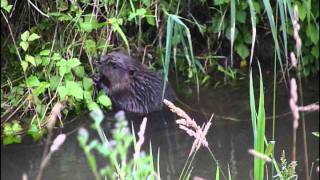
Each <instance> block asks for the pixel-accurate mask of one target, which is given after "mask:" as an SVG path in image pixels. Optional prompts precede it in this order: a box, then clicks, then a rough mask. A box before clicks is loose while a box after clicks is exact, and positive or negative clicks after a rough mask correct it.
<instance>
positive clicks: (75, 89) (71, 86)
mask: <svg viewBox="0 0 320 180" xmlns="http://www.w3.org/2000/svg"><path fill="white" fill-rule="evenodd" d="M66 87H67V89H68V91H69V94H70V95H71V96H73V97H75V98H76V99H83V89H82V87H81V86H80V84H79V83H76V82H74V81H66Z"/></svg>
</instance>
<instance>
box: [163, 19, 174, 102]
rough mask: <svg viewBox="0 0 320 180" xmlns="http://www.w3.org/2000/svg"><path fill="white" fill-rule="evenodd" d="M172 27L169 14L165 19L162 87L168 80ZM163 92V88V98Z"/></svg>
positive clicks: (172, 23)
mask: <svg viewBox="0 0 320 180" xmlns="http://www.w3.org/2000/svg"><path fill="white" fill-rule="evenodd" d="M173 27H174V21H173V20H172V17H171V15H169V16H168V21H167V34H166V36H167V37H166V54H165V59H164V64H163V71H164V80H163V87H166V85H167V80H168V72H169V64H170V57H171V47H172V32H173ZM164 92H165V88H163V91H162V99H164Z"/></svg>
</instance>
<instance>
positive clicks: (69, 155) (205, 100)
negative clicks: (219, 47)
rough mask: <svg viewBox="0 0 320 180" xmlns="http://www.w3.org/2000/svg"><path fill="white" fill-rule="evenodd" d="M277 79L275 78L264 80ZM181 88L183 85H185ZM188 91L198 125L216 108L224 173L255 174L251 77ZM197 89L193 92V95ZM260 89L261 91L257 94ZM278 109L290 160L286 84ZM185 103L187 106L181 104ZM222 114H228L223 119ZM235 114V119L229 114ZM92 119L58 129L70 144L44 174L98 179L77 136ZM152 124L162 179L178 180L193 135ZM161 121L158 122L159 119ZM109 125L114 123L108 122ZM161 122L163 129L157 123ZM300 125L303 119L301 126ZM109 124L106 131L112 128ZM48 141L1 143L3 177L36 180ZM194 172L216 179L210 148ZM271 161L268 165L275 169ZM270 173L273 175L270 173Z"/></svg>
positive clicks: (214, 139)
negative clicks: (78, 131)
mask: <svg viewBox="0 0 320 180" xmlns="http://www.w3.org/2000/svg"><path fill="white" fill-rule="evenodd" d="M265 84H272V83H265ZM180 88H181V87H180ZM181 89H184V92H191V93H189V94H190V95H187V94H188V93H185V94H184V95H182V93H178V94H179V98H180V100H181V101H183V102H184V103H185V104H188V105H189V106H190V107H191V108H192V109H193V110H192V111H187V112H188V113H189V115H190V116H191V117H192V118H194V119H196V120H197V122H198V123H199V124H201V123H202V122H204V121H205V120H207V119H208V118H209V117H210V115H211V113H212V112H214V113H215V114H216V117H215V118H214V120H213V125H212V127H211V129H210V130H209V133H208V135H207V140H208V142H209V146H210V148H211V149H212V151H213V154H214V156H215V157H216V159H217V160H218V161H219V163H220V165H221V167H222V169H223V172H224V173H225V174H227V172H228V171H227V170H228V166H229V168H230V171H231V174H232V179H240V180H241V179H250V177H251V174H252V166H253V162H252V160H253V158H252V157H251V156H250V155H248V153H247V152H248V149H249V148H252V147H253V140H252V127H251V120H250V107H249V97H248V92H249V91H248V82H247V81H243V82H239V83H237V84H234V85H228V86H223V87H220V88H217V89H207V90H205V89H201V93H200V97H199V98H200V101H199V102H200V103H197V102H198V101H197V97H196V96H194V94H195V91H193V90H192V89H188V88H186V87H183V88H181ZM265 93H266V94H265V101H266V102H265V103H266V106H265V109H266V113H267V116H271V114H272V87H269V86H266V88H265ZM192 94H193V95H192ZM256 94H257V93H256ZM304 96H305V97H304V98H305V99H304V103H305V104H309V103H313V102H316V101H319V84H318V81H317V80H316V81H310V82H309V83H307V84H305V85H304ZM276 106H277V114H278V115H279V118H277V121H276V134H275V139H276V149H275V150H276V152H275V156H276V158H277V159H279V158H280V156H281V153H282V150H285V152H286V157H287V159H290V154H291V139H292V138H291V136H292V122H291V119H292V118H291V114H287V112H289V111H290V110H289V106H288V92H287V89H286V88H285V86H283V85H279V86H278V91H277V105H276ZM181 107H182V108H184V109H185V108H186V107H183V105H181ZM221 116H225V117H224V118H223V117H221ZM228 117H232V118H234V119H236V120H239V121H234V119H231V120H230V118H228ZM89 119H90V118H89V117H88V116H82V117H79V119H77V120H76V121H72V122H71V123H70V125H68V126H67V127H68V128H66V129H61V130H59V131H60V132H63V133H68V137H67V140H66V142H65V144H64V145H63V146H62V147H61V149H60V150H59V151H57V152H56V153H54V154H53V156H52V158H51V161H50V163H49V164H48V166H47V167H46V168H45V171H44V175H43V177H45V178H44V179H68V180H72V179H93V175H92V173H91V171H90V169H89V167H88V166H87V161H86V158H85V156H84V154H83V152H82V149H80V147H79V145H78V141H77V133H76V132H77V128H79V127H81V126H85V127H87V128H89V123H90V120H89ZM150 119H151V120H149V122H148V123H151V124H149V125H151V126H152V127H150V129H149V131H148V135H147V140H150V139H151V141H152V145H153V153H154V155H155V154H157V151H158V148H160V169H161V177H162V179H177V178H178V177H179V174H180V172H181V170H182V168H183V165H184V164H185V162H186V159H187V157H188V154H189V151H190V149H191V146H192V143H193V139H192V138H191V137H189V136H188V135H187V134H186V133H185V132H184V131H182V130H180V129H178V127H177V126H176V125H175V124H173V123H170V122H169V123H168V124H167V125H166V126H163V125H161V126H159V125H158V124H159V123H158V122H159V121H156V120H152V118H150ZM318 119H319V113H318V112H313V113H308V114H307V115H306V127H307V132H308V134H307V141H308V155H309V162H310V165H309V167H311V163H312V162H314V161H316V159H317V158H319V139H318V138H316V137H315V136H313V135H312V134H311V132H314V131H319V120H318ZM156 123H157V124H156ZM104 126H105V127H110V123H107V124H105V125H104ZM155 127H158V128H155ZM299 127H301V124H300V126H299ZM108 130H110V129H107V128H106V131H107V132H108ZM266 133H267V138H268V140H270V139H271V137H272V120H271V119H268V120H267V131H266ZM301 137H302V132H301V128H299V130H298V135H297V138H298V139H297V161H298V167H297V172H298V174H299V179H304V173H303V168H304V164H303V149H302V147H303V146H302V138H301ZM42 144H43V143H32V142H30V141H28V140H27V139H26V140H24V143H23V144H18V145H10V146H2V151H1V179H6V180H11V179H21V177H22V174H23V173H26V174H27V175H28V177H29V179H35V177H36V174H37V171H38V168H39V165H40V160H41V155H42V151H43V146H42ZM193 167H194V169H193V172H192V176H200V177H203V178H206V179H213V178H212V177H214V175H215V169H216V164H215V162H214V160H213V159H212V158H211V156H210V154H209V152H208V150H206V149H205V148H201V149H200V150H199V151H198V153H197V155H196V157H195V161H194V164H193ZM270 167H271V166H270V165H268V169H269V171H271V170H270ZM269 178H270V177H269ZM312 179H319V175H318V173H317V172H316V171H315V170H313V176H312Z"/></svg>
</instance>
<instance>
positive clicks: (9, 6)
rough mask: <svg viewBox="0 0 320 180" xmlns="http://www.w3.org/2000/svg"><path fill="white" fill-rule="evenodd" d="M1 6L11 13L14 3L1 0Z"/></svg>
mask: <svg viewBox="0 0 320 180" xmlns="http://www.w3.org/2000/svg"><path fill="white" fill-rule="evenodd" d="M1 8H3V9H4V10H6V11H7V12H8V13H9V12H10V11H11V8H12V5H9V4H8V1H7V0H1Z"/></svg>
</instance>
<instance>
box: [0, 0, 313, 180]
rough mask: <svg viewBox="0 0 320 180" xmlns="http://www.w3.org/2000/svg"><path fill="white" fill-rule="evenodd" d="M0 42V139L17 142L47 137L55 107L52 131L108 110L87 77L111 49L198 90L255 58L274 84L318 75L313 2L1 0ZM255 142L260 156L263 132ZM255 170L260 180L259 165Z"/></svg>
mask: <svg viewBox="0 0 320 180" xmlns="http://www.w3.org/2000/svg"><path fill="white" fill-rule="evenodd" d="M294 9H296V10H297V12H298V14H297V15H298V19H295V13H294ZM294 22H296V23H294ZM297 23H298V24H297ZM295 27H296V28H295ZM1 39H2V43H1V74H2V76H1V128H2V142H3V144H11V143H20V142H21V141H22V135H25V134H27V135H29V136H31V137H32V138H33V139H34V140H38V139H40V138H41V137H42V136H43V135H45V134H46V131H47V130H46V126H47V124H48V122H49V120H50V118H51V117H52V113H56V112H55V111H54V107H55V105H56V104H57V103H60V102H61V103H62V104H63V106H64V108H63V110H62V115H60V113H57V114H58V115H59V116H58V117H59V118H61V117H63V118H62V119H61V121H60V125H61V126H63V123H64V120H65V119H67V118H68V116H69V114H71V115H72V114H79V113H81V112H82V111H83V110H94V109H97V108H98V107H100V108H107V109H110V108H111V101H110V99H109V98H108V97H107V96H106V95H105V94H104V93H103V92H102V91H100V92H96V91H95V89H94V87H93V81H92V79H91V77H92V75H93V74H94V73H95V72H96V68H95V65H94V62H95V61H96V58H98V57H99V55H101V54H104V53H108V52H110V51H113V50H123V51H127V52H128V53H129V54H131V55H132V56H135V57H137V58H138V59H139V60H140V61H141V62H142V63H144V64H146V65H148V66H149V67H150V68H152V69H155V70H159V69H162V70H163V72H164V76H168V74H169V73H170V72H176V74H178V75H179V76H181V77H183V79H184V83H188V84H190V85H195V86H196V87H198V88H199V86H211V85H218V84H220V83H218V82H222V81H223V82H230V81H235V80H237V79H240V78H242V77H243V76H245V77H248V78H249V75H248V74H249V71H248V69H250V70H251V67H252V66H254V67H258V63H257V62H258V60H259V61H260V63H261V66H262V67H263V68H262V70H263V71H264V70H265V69H269V70H272V71H274V79H275V80H274V84H275V85H276V81H277V80H278V79H277V77H281V80H282V81H283V82H285V83H287V82H289V81H290V77H291V76H296V77H298V79H299V80H301V78H310V77H311V76H314V75H317V76H318V75H319V1H316V0H308V1H298V0H293V1H289V0H279V1H271V2H270V1H268V0H263V1H256V0H248V1H235V0H213V1H203V0H201V1H195V0H194V1H191V0H189V1H180V0H170V1H155V0H142V1H138V0H129V1H121V0H116V1H115V0H110V1H107V0H102V1H95V0H94V1H89V0H78V1H62V0H58V1H41V0H40V1H38V0H36V1H12V2H11V1H7V0H2V1H1ZM290 52H293V53H294V54H295V57H296V59H298V65H297V66H296V67H294V66H293V65H292V62H291V60H292V59H293V58H292V56H290ZM256 69H258V68H256ZM250 72H251V71H250ZM278 75H279V76H278ZM250 77H251V76H250ZM251 80H252V79H251ZM250 82H251V81H250ZM260 85H261V86H262V80H261V81H260ZM261 91H262V92H260V93H262V94H260V98H263V90H261ZM250 93H251V95H252V96H251V97H254V95H253V91H252V92H250ZM261 96H262V97H261ZM261 101H262V102H261ZM274 101H275V99H274ZM254 102H255V101H254V99H251V103H252V113H253V115H252V118H253V126H256V120H255V118H258V119H261V118H262V116H264V109H263V108H262V107H261V106H263V100H262V99H260V103H261V104H259V110H258V112H257V113H256V111H255V109H254ZM256 114H258V116H257V117H256ZM259 123H261V122H260V121H259ZM261 126H264V125H261ZM261 126H260V125H258V130H257V129H254V131H259V128H261ZM261 131H262V132H261ZM257 133H258V132H257ZM260 133H261V134H260ZM258 139H260V140H258ZM256 140H257V143H258V145H257V146H259V147H257V149H256V150H258V151H259V152H264V147H263V144H264V129H260V131H259V133H258V135H257V137H255V143H256ZM255 145H256V144H255ZM83 146H84V145H83ZM270 146H271V145H270ZM84 147H85V146H84ZM255 163H256V162H255ZM256 164H258V165H255V173H257V174H258V176H260V177H263V167H264V165H263V162H262V161H261V162H260V161H259V162H257V163H256ZM259 168H260V170H261V169H262V171H259ZM256 171H257V172H256ZM261 173H262V174H261Z"/></svg>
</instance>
